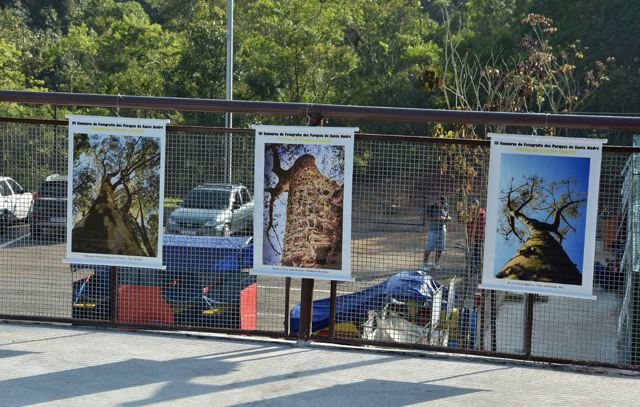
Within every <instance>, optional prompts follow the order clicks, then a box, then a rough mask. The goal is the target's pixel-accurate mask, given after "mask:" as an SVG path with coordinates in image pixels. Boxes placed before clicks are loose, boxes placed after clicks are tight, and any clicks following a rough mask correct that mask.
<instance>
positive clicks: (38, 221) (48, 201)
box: [31, 174, 67, 238]
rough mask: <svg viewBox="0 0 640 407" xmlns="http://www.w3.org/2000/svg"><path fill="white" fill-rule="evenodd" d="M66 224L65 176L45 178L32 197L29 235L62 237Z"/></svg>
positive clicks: (35, 236)
mask: <svg viewBox="0 0 640 407" xmlns="http://www.w3.org/2000/svg"><path fill="white" fill-rule="evenodd" d="M66 226H67V176H66V175H58V174H54V175H50V176H48V177H47V178H45V180H44V182H43V183H42V185H41V186H40V189H39V190H38V192H37V193H36V194H35V196H34V198H33V209H32V211H31V236H32V237H34V238H40V237H45V236H50V237H60V238H62V237H63V236H64V233H65V229H66Z"/></svg>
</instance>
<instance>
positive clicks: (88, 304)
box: [73, 302, 98, 308]
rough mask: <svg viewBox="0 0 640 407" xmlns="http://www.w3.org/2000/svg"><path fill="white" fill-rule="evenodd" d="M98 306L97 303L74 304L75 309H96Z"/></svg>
mask: <svg viewBox="0 0 640 407" xmlns="http://www.w3.org/2000/svg"><path fill="white" fill-rule="evenodd" d="M97 305H98V304H96V303H95V302H78V303H76V304H73V307H74V308H95V307H96V306H97Z"/></svg>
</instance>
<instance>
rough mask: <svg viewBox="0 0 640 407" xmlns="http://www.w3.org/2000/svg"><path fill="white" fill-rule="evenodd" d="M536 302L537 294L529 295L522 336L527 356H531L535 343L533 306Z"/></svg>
mask: <svg viewBox="0 0 640 407" xmlns="http://www.w3.org/2000/svg"><path fill="white" fill-rule="evenodd" d="M535 301H536V295H535V294H527V297H526V306H527V308H526V310H525V315H524V321H525V322H524V332H523V335H522V351H523V352H524V354H525V355H527V356H530V355H531V343H532V341H533V304H534V302H535Z"/></svg>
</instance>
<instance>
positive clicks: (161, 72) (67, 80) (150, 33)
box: [55, 0, 182, 96]
mask: <svg viewBox="0 0 640 407" xmlns="http://www.w3.org/2000/svg"><path fill="white" fill-rule="evenodd" d="M91 6H92V7H91V8H89V9H87V12H86V13H84V14H83V15H82V16H79V17H78V21H73V22H72V23H71V25H70V26H69V30H68V32H67V33H66V35H65V36H64V37H63V38H62V39H61V41H60V42H59V44H58V46H57V48H56V49H55V56H56V60H57V66H58V69H59V71H60V73H61V81H60V83H59V90H65V91H71V92H93V93H108V94H118V93H120V94H131V95H158V96H159V95H164V94H165V91H166V82H167V79H168V77H169V75H170V74H171V73H172V72H173V71H174V68H175V66H176V64H177V63H178V60H179V50H180V47H181V44H182V40H181V37H180V35H178V34H176V33H171V32H167V31H165V30H164V29H163V28H162V27H161V26H160V25H158V24H153V23H151V21H150V20H149V16H148V15H147V14H146V12H145V11H144V9H143V8H142V6H141V5H140V4H139V3H137V2H133V1H127V2H115V1H113V0H108V1H93V2H92V4H91Z"/></svg>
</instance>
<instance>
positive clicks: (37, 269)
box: [0, 111, 640, 368]
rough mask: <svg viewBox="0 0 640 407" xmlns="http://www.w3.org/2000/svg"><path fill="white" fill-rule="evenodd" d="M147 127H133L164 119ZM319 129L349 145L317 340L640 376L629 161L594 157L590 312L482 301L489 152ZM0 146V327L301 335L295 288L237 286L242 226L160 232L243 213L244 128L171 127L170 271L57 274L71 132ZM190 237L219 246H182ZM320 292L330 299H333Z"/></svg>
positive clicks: (410, 127) (24, 132)
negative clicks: (442, 212)
mask: <svg viewBox="0 0 640 407" xmlns="http://www.w3.org/2000/svg"><path fill="white" fill-rule="evenodd" d="M122 113H123V112H122V111H120V114H122ZM138 113H139V112H138ZM155 113H158V112H155ZM155 113H154V114H151V113H149V112H146V113H145V114H143V116H147V117H151V116H163V117H167V116H168V117H172V116H175V115H174V114H173V113H171V112H169V113H167V112H164V113H163V112H159V113H158V115H155ZM180 114H181V117H182V118H184V117H191V116H190V115H192V116H193V120H184V121H183V122H191V123H200V124H202V123H208V122H211V121H213V122H215V118H218V119H219V118H220V117H222V116H221V115H220V114H206V113H190V112H186V113H185V112H182V113H180ZM207 117H209V119H207ZM306 120H307V119H306V117H302V118H301V117H297V116H292V117H280V116H279V117H276V118H274V117H267V116H260V115H250V114H243V115H236V117H235V118H234V123H236V124H237V123H241V124H243V125H246V124H248V123H270V124H285V123H286V124H306ZM216 123H217V122H216ZM329 124H330V125H349V126H356V127H359V128H360V129H361V133H359V134H358V135H357V137H356V143H355V163H354V177H353V204H352V208H353V213H352V228H351V230H352V236H351V239H352V259H351V262H352V274H353V277H354V281H353V282H339V283H337V284H333V285H332V284H330V282H328V281H320V280H318V281H316V284H315V289H314V292H313V294H314V300H315V301H314V303H313V311H314V315H313V326H312V331H313V336H312V338H313V339H315V340H322V341H333V342H341V343H352V344H353V343H355V344H378V345H389V346H400V347H417V348H425V349H447V350H451V351H457V352H467V353H479V354H492V355H500V356H510V357H519V358H528V359H538V360H554V361H573V362H577V363H587V364H602V365H615V366H621V367H628V368H638V366H640V362H639V360H640V306H639V304H640V289H639V286H638V284H639V283H638V278H637V270H636V269H635V268H634V267H633V266H634V249H635V247H636V246H635V245H634V240H633V237H634V235H635V233H637V232H636V230H637V225H636V222H634V220H635V219H636V218H637V214H636V213H635V212H634V211H637V210H638V209H637V208H638V206H639V204H638V203H637V202H636V201H638V199H639V198H638V194H637V188H636V187H635V184H636V183H637V180H636V179H635V178H634V177H636V175H637V174H636V173H637V168H636V167H637V165H636V164H637V163H636V162H635V161H634V159H633V158H634V157H635V154H637V153H640V148H638V149H634V148H633V147H608V148H607V149H606V150H605V152H604V154H603V161H602V174H601V186H600V195H599V196H600V198H599V199H600V200H599V206H598V208H599V210H598V227H597V231H596V236H597V243H596V254H595V259H596V262H595V276H594V294H595V295H596V296H597V299H596V300H580V299H571V298H564V297H556V296H541V295H526V294H525V295H523V294H514V293H509V292H501V291H488V290H481V289H478V285H479V283H480V277H481V274H482V270H481V267H482V256H483V247H482V244H483V239H484V237H483V235H484V222H483V221H482V220H481V219H480V214H481V212H482V211H483V210H484V208H485V207H486V186H487V173H488V161H489V150H488V142H487V141H485V140H475V139H474V140H464V139H457V138H451V139H448V138H432V137H428V136H431V135H432V134H433V133H434V132H435V131H436V129H437V128H444V129H446V126H447V124H443V125H441V126H439V125H438V124H435V123H418V122H394V121H388V120H387V121H382V120H376V121H373V120H355V119H349V120H346V119H341V118H335V119H331V120H330V122H329ZM483 131H484V130H483ZM519 131H520V132H529V133H530V132H531V131H532V130H531V129H522V128H521V129H519ZM0 135H1V137H0V143H1V144H2V150H1V151H2V154H3V160H2V163H1V164H0V165H1V167H0V176H1V178H0V193H2V199H3V201H2V202H3V205H4V207H3V210H4V212H3V217H2V219H0V221H1V223H0V226H2V229H3V233H2V235H1V236H0V261H1V263H0V269H1V273H0V290H1V291H2V292H1V294H0V314H1V315H2V316H3V317H4V318H17V319H35V320H44V321H47V320H49V321H75V322H76V323H88V324H108V325H114V324H115V325H119V326H138V327H147V328H158V329H189V330H215V331H220V330H222V331H225V332H242V333H253V334H263V335H276V336H282V337H288V336H293V335H296V334H297V331H298V330H299V325H298V324H299V320H298V318H297V315H298V314H297V313H296V311H297V310H299V304H298V302H299V298H300V290H301V287H300V281H299V280H297V279H285V278H277V277H265V276H253V275H251V274H249V271H250V267H251V264H252V263H251V262H252V258H251V257H252V241H251V235H252V226H251V223H249V224H242V225H233V227H231V225H230V229H229V230H223V229H220V230H216V231H209V232H206V231H205V229H206V226H205V223H206V222H207V221H208V220H207V219H206V217H193V218H189V217H184V216H183V217H178V216H177V215H174V216H171V215H172V214H174V213H175V214H177V213H178V212H177V211H179V210H180V208H183V207H185V206H188V205H191V204H193V201H194V199H195V202H196V204H197V203H198V199H196V198H193V197H194V196H196V195H197V196H200V195H198V194H205V193H213V192H212V191H218V192H216V193H223V194H231V196H232V197H233V199H231V200H229V199H227V202H242V203H243V204H251V205H252V201H251V196H252V195H253V179H254V178H253V177H254V138H253V131H252V130H250V129H247V128H235V129H222V128H213V127H195V126H193V127H191V126H169V128H168V130H167V138H166V140H167V141H166V176H165V188H164V190H165V197H164V198H165V199H164V202H165V206H164V219H165V225H163V227H165V233H166V234H165V239H164V242H163V248H164V249H163V256H164V259H163V260H164V261H163V263H164V264H165V265H166V270H148V269H133V268H126V267H117V268H115V267H96V266H88V265H81V264H66V263H64V262H63V258H64V256H65V239H66V227H65V226H66V219H65V216H66V214H65V208H66V183H67V182H68V181H69V180H68V179H67V145H68V136H67V127H66V124H65V123H64V122H55V121H45V120H32V121H28V120H14V119H4V120H3V121H2V122H0ZM564 135H566V136H574V135H580V136H584V135H585V133H584V131H582V130H581V131H579V132H578V131H576V132H575V133H574V132H572V131H567V132H566V134H564ZM592 135H593V134H592ZM596 135H597V136H603V133H601V132H600V133H598V134H596ZM409 136H411V137H409ZM415 136H419V137H415ZM604 136H605V137H607V136H606V135H604ZM615 138H616V140H622V141H624V142H621V143H618V144H626V145H630V144H631V142H629V140H630V139H631V137H630V134H628V133H627V134H625V133H616V135H615ZM14 184H15V185H14ZM18 184H19V186H18ZM32 193H33V194H34V195H32ZM190 197H191V198H190ZM228 197H229V195H227V198H228ZM441 197H446V198H447V201H448V207H449V214H450V216H451V218H452V220H451V221H450V222H449V224H448V225H447V237H446V242H445V248H444V250H443V252H442V255H441V257H440V258H439V259H438V261H437V262H435V260H436V259H435V254H430V257H429V258H428V259H425V249H426V247H425V244H426V243H427V233H428V228H429V225H428V223H429V216H428V211H429V207H430V205H432V204H433V203H434V202H436V201H439V200H440V199H441ZM189 202H191V203H189ZM196 206H197V205H196ZM192 234H193V235H211V234H219V235H223V237H222V238H218V237H215V236H200V237H198V238H196V239H194V238H191V237H190V236H189V235H192ZM225 235H227V236H225ZM425 260H428V261H427V262H426V263H427V264H425ZM332 286H333V287H336V286H337V290H336V291H335V295H331V294H332Z"/></svg>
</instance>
